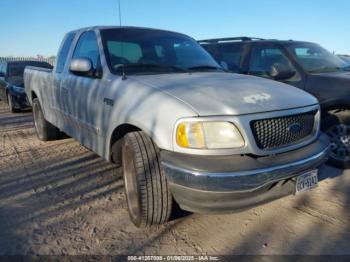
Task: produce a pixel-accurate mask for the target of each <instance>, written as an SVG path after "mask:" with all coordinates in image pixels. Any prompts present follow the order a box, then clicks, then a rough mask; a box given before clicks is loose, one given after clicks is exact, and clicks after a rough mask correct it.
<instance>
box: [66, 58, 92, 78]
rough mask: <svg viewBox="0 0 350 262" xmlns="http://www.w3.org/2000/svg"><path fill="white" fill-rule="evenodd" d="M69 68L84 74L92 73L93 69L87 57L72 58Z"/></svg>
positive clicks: (78, 73) (76, 72)
mask: <svg viewBox="0 0 350 262" xmlns="http://www.w3.org/2000/svg"><path fill="white" fill-rule="evenodd" d="M69 70H70V71H71V72H72V73H74V74H77V75H86V76H88V75H92V74H93V71H94V69H93V67H92V62H91V61H90V59H87V58H76V59H72V61H71V63H70V66H69Z"/></svg>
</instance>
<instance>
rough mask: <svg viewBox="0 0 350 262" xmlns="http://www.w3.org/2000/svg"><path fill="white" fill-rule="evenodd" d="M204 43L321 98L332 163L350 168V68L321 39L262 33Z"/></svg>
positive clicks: (224, 61)
mask: <svg viewBox="0 0 350 262" xmlns="http://www.w3.org/2000/svg"><path fill="white" fill-rule="evenodd" d="M199 43H200V44H201V45H202V46H203V47H204V48H205V49H206V50H207V51H208V52H209V53H210V54H211V55H212V56H213V57H214V58H215V59H216V60H217V62H219V63H220V64H221V66H222V67H224V68H226V69H228V70H229V71H232V72H235V73H240V74H247V75H254V76H259V77H263V78H268V79H273V80H276V81H280V82H284V83H287V84H290V85H293V86H296V87H298V88H301V89H303V90H305V91H307V92H309V93H311V94H313V95H314V96H316V97H317V98H318V100H319V101H320V104H321V109H322V129H323V131H325V132H326V133H327V134H328V136H329V137H330V139H331V149H332V152H331V157H330V161H329V162H330V164H333V165H334V166H337V167H341V168H350V126H349V123H350V121H349V120H350V72H349V71H350V68H349V64H347V63H345V62H344V61H343V60H342V59H340V58H339V57H337V56H335V55H333V54H331V53H330V52H328V51H327V50H326V49H324V48H322V47H321V46H319V45H318V44H314V43H309V42H300V41H292V40H290V41H279V40H264V39H259V38H248V37H239V38H222V39H210V40H202V41H199Z"/></svg>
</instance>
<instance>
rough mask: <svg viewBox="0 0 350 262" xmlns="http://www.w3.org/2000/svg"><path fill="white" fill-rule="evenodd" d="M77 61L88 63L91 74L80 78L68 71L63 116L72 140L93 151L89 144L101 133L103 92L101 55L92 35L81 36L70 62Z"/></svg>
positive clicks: (94, 35) (64, 90) (64, 83)
mask: <svg viewBox="0 0 350 262" xmlns="http://www.w3.org/2000/svg"><path fill="white" fill-rule="evenodd" d="M78 58H85V59H89V60H90V61H91V63H92V66H93V72H94V73H93V74H89V75H79V74H74V73H73V72H70V71H69V70H68V73H67V76H66V78H65V80H64V81H63V83H62V85H61V90H62V91H61V92H64V93H65V94H66V105H67V111H66V114H67V115H68V116H69V121H70V127H72V129H71V131H72V132H71V134H72V136H74V137H76V138H78V139H79V140H80V141H81V142H82V144H84V145H85V146H87V147H90V148H92V147H93V145H91V143H93V141H94V140H95V139H94V138H95V137H96V136H97V135H98V134H99V131H100V128H99V126H100V125H101V121H102V116H101V115H100V114H99V112H101V110H102V108H103V104H102V103H103V92H104V90H103V85H102V84H101V81H102V80H101V77H102V69H101V62H100V51H99V46H98V42H97V36H96V33H95V32H94V31H86V32H84V33H82V34H81V35H80V37H79V39H78V41H77V44H76V46H75V49H74V52H73V55H72V57H71V59H78ZM101 101H102V103H101Z"/></svg>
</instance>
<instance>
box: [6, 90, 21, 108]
mask: <svg viewBox="0 0 350 262" xmlns="http://www.w3.org/2000/svg"><path fill="white" fill-rule="evenodd" d="M7 102H8V105H9V108H10V112H11V113H17V112H19V109H17V108H15V107H14V106H13V98H12V95H11V94H10V93H7Z"/></svg>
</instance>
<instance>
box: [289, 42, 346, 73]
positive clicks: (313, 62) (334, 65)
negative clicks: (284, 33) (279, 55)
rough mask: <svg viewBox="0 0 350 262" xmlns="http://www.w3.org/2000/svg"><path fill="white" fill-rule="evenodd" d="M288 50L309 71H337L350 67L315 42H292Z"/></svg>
mask: <svg viewBox="0 0 350 262" xmlns="http://www.w3.org/2000/svg"><path fill="white" fill-rule="evenodd" d="M288 51H289V52H290V53H291V54H292V55H293V56H294V57H295V59H296V60H297V61H298V62H299V63H300V64H301V66H302V67H303V68H304V70H305V71H307V72H309V73H322V72H336V71H343V70H347V69H348V65H347V64H346V63H345V62H344V61H343V60H341V59H340V58H339V57H337V56H335V55H333V54H332V53H330V52H329V51H327V50H326V49H324V48H322V47H321V46H319V45H317V44H313V43H292V44H290V45H289V46H288Z"/></svg>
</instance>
